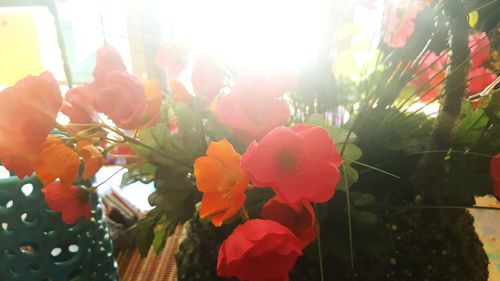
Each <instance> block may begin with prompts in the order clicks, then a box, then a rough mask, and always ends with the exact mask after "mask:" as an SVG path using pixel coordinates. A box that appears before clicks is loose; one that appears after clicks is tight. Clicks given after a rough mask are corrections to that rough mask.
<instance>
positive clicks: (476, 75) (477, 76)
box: [467, 67, 497, 97]
mask: <svg viewBox="0 0 500 281" xmlns="http://www.w3.org/2000/svg"><path fill="white" fill-rule="evenodd" d="M496 78H497V75H496V74H495V73H493V72H491V71H490V70H488V69H487V68H484V67H479V68H476V69H474V70H471V71H470V72H469V88H468V93H467V97H468V96H471V95H474V94H477V93H480V92H482V91H483V90H484V89H485V88H486V87H488V86H489V85H490V84H491V83H493V81H495V79H496Z"/></svg>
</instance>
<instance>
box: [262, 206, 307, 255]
mask: <svg viewBox="0 0 500 281" xmlns="http://www.w3.org/2000/svg"><path fill="white" fill-rule="evenodd" d="M260 215H261V216H262V218H264V219H266V220H273V221H276V222H279V223H280V224H282V225H284V226H286V227H288V229H290V230H291V231H292V232H293V234H295V236H297V238H298V239H299V240H300V242H301V243H302V247H306V246H307V245H309V244H310V243H311V242H313V241H314V240H316V216H315V214H314V209H313V207H312V206H311V203H309V202H297V203H293V204H288V203H286V202H284V201H283V200H281V199H279V197H274V198H272V199H271V200H269V201H267V203H266V204H264V206H263V207H262V211H261V213H260Z"/></svg>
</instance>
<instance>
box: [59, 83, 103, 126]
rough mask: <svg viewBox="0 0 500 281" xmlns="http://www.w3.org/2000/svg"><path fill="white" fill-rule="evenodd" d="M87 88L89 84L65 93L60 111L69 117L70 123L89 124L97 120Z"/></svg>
mask: <svg viewBox="0 0 500 281" xmlns="http://www.w3.org/2000/svg"><path fill="white" fill-rule="evenodd" d="M89 88H90V85H89V84H85V85H83V86H80V87H77V88H73V89H70V90H69V91H68V92H67V93H66V95H65V97H64V102H63V105H62V107H61V112H62V113H64V114H65V115H66V116H68V117H69V119H70V120H71V123H76V124H89V123H94V122H96V121H97V112H96V111H95V110H94V108H93V107H92V98H91V96H90V93H89V91H90V89H89ZM75 129H78V128H75ZM83 129H85V128H83Z"/></svg>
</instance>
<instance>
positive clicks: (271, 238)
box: [217, 219, 302, 281]
mask: <svg viewBox="0 0 500 281" xmlns="http://www.w3.org/2000/svg"><path fill="white" fill-rule="evenodd" d="M300 255H302V245H301V244H300V241H299V240H298V239H297V237H295V235H293V233H292V232H291V231H290V230H289V229H288V228H286V227H284V226H283V225H281V224H279V223H277V222H275V221H271V220H259V219H257V220H248V221H246V222H245V223H243V224H241V225H239V226H238V227H237V228H236V229H235V230H234V231H233V233H231V235H229V237H227V239H226V240H225V241H224V242H223V243H222V245H221V247H220V249H219V257H218V260H217V275H219V276H223V277H236V278H238V279H240V280H247V281H263V280H266V281H287V280H288V272H289V271H290V270H291V269H292V267H293V265H294V264H295V261H296V260H297V257H298V256H300Z"/></svg>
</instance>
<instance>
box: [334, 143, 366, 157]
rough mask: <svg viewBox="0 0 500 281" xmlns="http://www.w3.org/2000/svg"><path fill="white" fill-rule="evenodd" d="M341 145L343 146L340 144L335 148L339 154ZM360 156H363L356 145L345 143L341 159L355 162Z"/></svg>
mask: <svg viewBox="0 0 500 281" xmlns="http://www.w3.org/2000/svg"><path fill="white" fill-rule="evenodd" d="M343 145H344V144H343V143H340V144H339V145H338V146H337V150H339V153H340V150H341V149H342V146H343ZM362 155H363V152H362V151H361V149H360V148H359V147H358V146H357V145H355V144H353V143H347V144H346V145H345V149H344V155H343V157H345V159H347V160H352V161H356V160H358V159H359V158H361V156H362Z"/></svg>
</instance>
